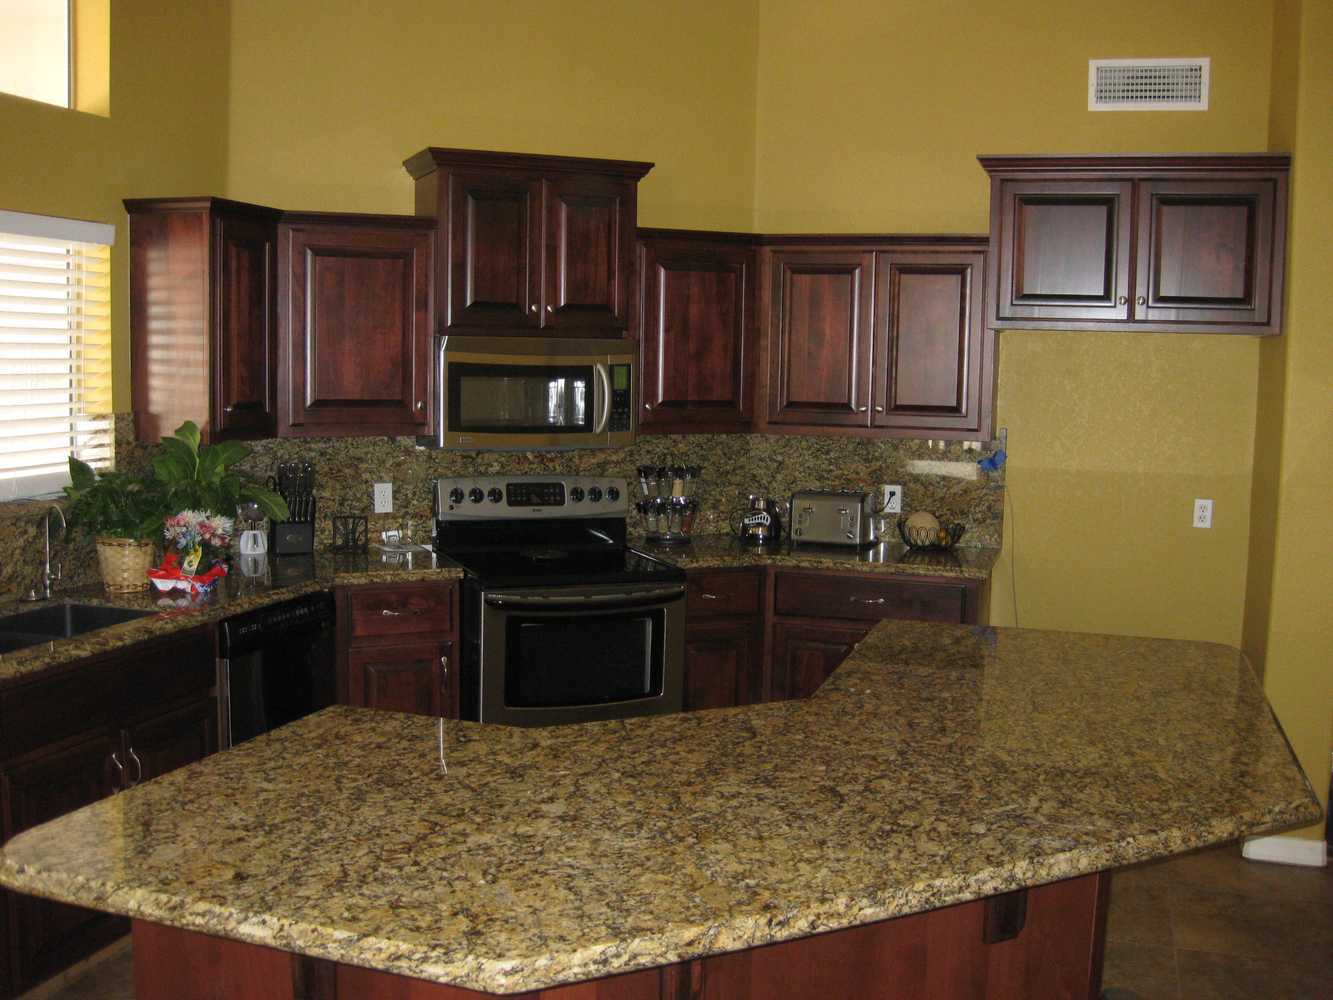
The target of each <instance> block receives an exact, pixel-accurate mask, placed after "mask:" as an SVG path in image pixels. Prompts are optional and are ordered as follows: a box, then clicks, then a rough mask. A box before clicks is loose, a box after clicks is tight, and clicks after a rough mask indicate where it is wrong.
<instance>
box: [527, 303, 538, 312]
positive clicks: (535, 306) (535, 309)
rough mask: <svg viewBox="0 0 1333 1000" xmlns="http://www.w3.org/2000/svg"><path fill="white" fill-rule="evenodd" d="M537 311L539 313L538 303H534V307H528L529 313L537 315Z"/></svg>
mask: <svg viewBox="0 0 1333 1000" xmlns="http://www.w3.org/2000/svg"><path fill="white" fill-rule="evenodd" d="M536 311H537V303H535V302H534V303H533V304H532V305H530V306H528V312H533V313H535V312H536Z"/></svg>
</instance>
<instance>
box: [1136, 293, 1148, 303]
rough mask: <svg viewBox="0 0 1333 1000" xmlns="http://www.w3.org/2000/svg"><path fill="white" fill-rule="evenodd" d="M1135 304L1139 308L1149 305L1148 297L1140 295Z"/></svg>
mask: <svg viewBox="0 0 1333 1000" xmlns="http://www.w3.org/2000/svg"><path fill="white" fill-rule="evenodd" d="M1134 304H1135V305H1139V306H1143V305H1147V304H1148V299H1147V297H1146V296H1143V295H1140V296H1139V297H1138V298H1137V299H1135V300H1134Z"/></svg>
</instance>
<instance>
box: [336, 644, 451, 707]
mask: <svg viewBox="0 0 1333 1000" xmlns="http://www.w3.org/2000/svg"><path fill="white" fill-rule="evenodd" d="M452 652H453V647H452V644H451V643H447V642H414V643H404V644H402V645H392V646H388V645H386V646H373V647H365V648H359V649H353V650H351V651H350V652H349V653H348V654H347V668H348V669H347V681H348V700H349V701H350V702H351V704H353V705H362V706H364V707H366V708H382V709H387V710H389V711H391V712H411V713H414V714H416V715H439V714H440V712H441V707H442V703H443V701H444V697H443V695H444V692H443V690H442V688H443V686H444V683H445V681H446V676H445V674H446V668H448V680H449V681H450V682H451V683H452V682H453V681H454V675H455V673H456V671H455V670H454V669H453V659H452V655H451V654H452ZM454 686H455V687H456V684H455V685H454ZM450 697H451V700H452V701H453V702H454V703H455V704H456V702H457V695H456V694H452V695H451V696H450Z"/></svg>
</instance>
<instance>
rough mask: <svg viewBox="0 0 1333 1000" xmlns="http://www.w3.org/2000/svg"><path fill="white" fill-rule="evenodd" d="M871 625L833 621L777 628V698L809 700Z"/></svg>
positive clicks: (774, 681) (775, 650)
mask: <svg viewBox="0 0 1333 1000" xmlns="http://www.w3.org/2000/svg"><path fill="white" fill-rule="evenodd" d="M870 629H871V626H869V625H845V624H836V623H833V622H827V623H821V624H802V623H794V622H775V623H774V625H773V697H774V698H775V699H782V698H809V697H810V696H811V695H812V694H814V693H815V692H816V691H818V690H819V687H820V685H821V684H823V683H824V681H826V680H828V678H829V675H830V674H832V673H833V671H835V670H837V669H838V664H839V663H841V662H842V661H843V660H845V659H847V655H848V654H849V653H851V651H852V647H853V646H855V645H856V644H857V643H858V642H860V641H861V640H862V639H864V638H865V637H866V633H867V632H869V631H870Z"/></svg>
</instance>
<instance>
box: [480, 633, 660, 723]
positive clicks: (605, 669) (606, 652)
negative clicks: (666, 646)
mask: <svg viewBox="0 0 1333 1000" xmlns="http://www.w3.org/2000/svg"><path fill="white" fill-rule="evenodd" d="M507 626H508V628H507V632H508V634H507V635H506V646H507V647H508V648H507V653H508V655H507V657H506V659H507V660H508V662H507V663H506V664H505V704H506V706H508V707H510V708H575V707H578V706H580V705H602V704H606V703H607V702H615V701H633V700H635V699H640V698H655V697H658V696H659V695H661V693H662V651H661V643H660V642H654V640H653V637H654V636H655V635H657V636H660V635H661V634H662V628H663V613H662V611H660V610H657V611H643V612H635V613H633V614H622V615H615V616H612V615H605V616H603V615H597V616H593V615H587V614H581V615H577V616H568V617H566V616H554V615H553V616H542V617H540V618H538V617H535V616H533V617H525V616H522V615H515V616H513V617H511V618H510V619H509V621H508V623H507Z"/></svg>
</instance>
